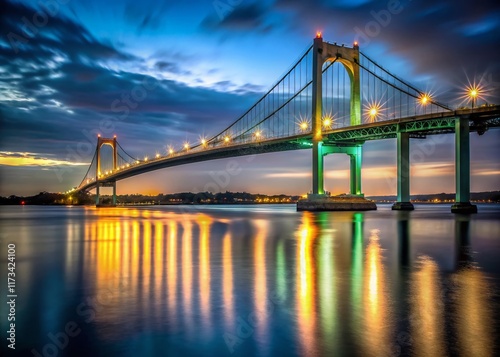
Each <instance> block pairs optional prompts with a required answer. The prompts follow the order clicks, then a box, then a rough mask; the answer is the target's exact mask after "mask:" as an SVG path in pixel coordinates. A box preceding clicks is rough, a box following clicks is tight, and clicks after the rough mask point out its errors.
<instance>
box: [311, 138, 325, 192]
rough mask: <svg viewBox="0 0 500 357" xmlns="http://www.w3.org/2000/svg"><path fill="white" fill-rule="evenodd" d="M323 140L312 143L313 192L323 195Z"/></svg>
mask: <svg viewBox="0 0 500 357" xmlns="http://www.w3.org/2000/svg"><path fill="white" fill-rule="evenodd" d="M323 156H324V154H323V142H321V141H320V142H317V143H313V168H312V169H313V192H312V193H313V194H314V195H323V194H324V193H325V189H324V167H323V162H324V160H323Z"/></svg>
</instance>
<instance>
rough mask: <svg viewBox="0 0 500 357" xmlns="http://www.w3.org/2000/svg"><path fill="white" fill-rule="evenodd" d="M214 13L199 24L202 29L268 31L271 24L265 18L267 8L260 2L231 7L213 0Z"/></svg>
mask: <svg viewBox="0 0 500 357" xmlns="http://www.w3.org/2000/svg"><path fill="white" fill-rule="evenodd" d="M214 7H215V9H216V13H215V14H214V13H211V14H209V15H207V16H206V17H205V18H204V19H203V21H202V22H201V24H200V27H201V28H202V29H203V30H210V31H217V30H219V31H226V32H231V31H238V32H239V33H241V32H243V31H252V32H269V31H270V30H271V29H272V28H273V25H272V24H271V23H269V22H268V21H267V20H266V15H267V13H268V8H267V7H266V6H264V5H262V3H260V2H254V3H250V4H245V3H244V4H241V5H238V6H236V7H232V6H230V5H228V4H223V3H220V2H217V1H216V2H214Z"/></svg>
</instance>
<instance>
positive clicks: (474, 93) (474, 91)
mask: <svg viewBox="0 0 500 357" xmlns="http://www.w3.org/2000/svg"><path fill="white" fill-rule="evenodd" d="M478 94H479V89H477V88H471V90H470V91H469V95H470V96H471V97H472V98H476V97H477V96H478Z"/></svg>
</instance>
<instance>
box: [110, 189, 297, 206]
mask: <svg viewBox="0 0 500 357" xmlns="http://www.w3.org/2000/svg"><path fill="white" fill-rule="evenodd" d="M298 199H299V196H289V195H284V194H281V195H271V196H269V195H263V194H252V193H247V192H229V191H226V192H219V193H211V192H198V193H193V192H181V193H173V194H159V195H157V196H145V195H120V196H117V199H116V200H117V202H118V203H119V204H120V203H121V204H140V203H149V204H161V205H168V204H224V203H226V204H227V203H293V202H297V200H298Z"/></svg>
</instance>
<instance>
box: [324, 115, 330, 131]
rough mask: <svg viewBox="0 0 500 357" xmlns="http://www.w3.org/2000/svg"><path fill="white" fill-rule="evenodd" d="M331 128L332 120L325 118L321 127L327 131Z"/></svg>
mask: <svg viewBox="0 0 500 357" xmlns="http://www.w3.org/2000/svg"><path fill="white" fill-rule="evenodd" d="M331 126H332V118H330V117H326V118H325V119H323V127H325V128H327V129H328V128H330V127H331Z"/></svg>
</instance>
